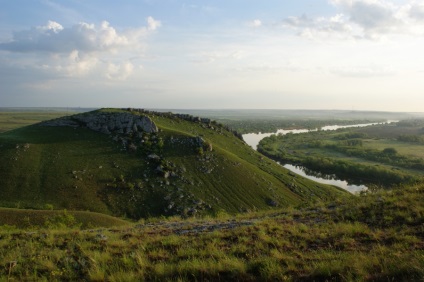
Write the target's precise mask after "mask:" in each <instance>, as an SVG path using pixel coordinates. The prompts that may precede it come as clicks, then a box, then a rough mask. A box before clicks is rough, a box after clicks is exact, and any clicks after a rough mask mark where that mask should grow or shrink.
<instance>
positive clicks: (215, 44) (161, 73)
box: [0, 0, 424, 112]
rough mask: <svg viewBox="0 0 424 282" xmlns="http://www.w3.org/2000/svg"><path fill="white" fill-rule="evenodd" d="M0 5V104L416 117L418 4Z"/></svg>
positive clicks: (422, 15) (422, 84)
mask: <svg viewBox="0 0 424 282" xmlns="http://www.w3.org/2000/svg"><path fill="white" fill-rule="evenodd" d="M0 7H1V8H0V107H1V106H3V107H8V106H61V107H142V108H173V109H175V108H206V109H207V108H274V109H275V108H282V109H347V110H351V109H354V110H382V111H419V112H421V111H424V55H423V52H424V51H423V50H424V1H420V0H414V1H409V0H404V1H401V0H398V1H388V0H296V1H295V0H291V1H290V0H263V1H258V0H215V1H200V0H197V1H195V0H187V1H184V0H183V1H176V0H144V1H143V0H127V1H125V0H123V1H105V0H62V1H58V0H57V1H55V0H13V1H10V0H0Z"/></svg>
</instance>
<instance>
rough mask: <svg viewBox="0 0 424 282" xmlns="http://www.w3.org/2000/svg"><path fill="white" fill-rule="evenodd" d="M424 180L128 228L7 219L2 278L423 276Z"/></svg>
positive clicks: (0, 247)
mask: <svg viewBox="0 0 424 282" xmlns="http://www.w3.org/2000/svg"><path fill="white" fill-rule="evenodd" d="M423 201H424V187H423V186H422V185H418V186H411V187H402V188H399V189H394V190H391V191H390V192H388V191H379V192H376V193H370V194H362V195H361V196H358V197H353V198H349V199H347V198H345V199H343V200H339V201H336V202H328V203H326V204H323V203H321V204H317V205H313V206H310V207H309V208H303V209H296V210H295V209H283V210H276V211H268V212H261V213H249V214H244V215H242V216H238V217H220V218H217V219H202V220H193V219H192V220H185V221H181V220H175V219H172V220H166V221H154V222H140V223H138V224H134V225H131V226H126V227H119V228H109V229H105V228H103V229H97V230H86V231H82V230H79V229H63V228H62V229H40V230H38V229H35V230H31V232H28V231H21V230H13V229H11V228H10V227H1V226H0V238H1V241H0V265H1V266H2V267H0V280H2V281H3V280H5V281H6V280H8V281H38V280H41V281H42V280H48V281H56V280H57V281H140V280H146V281H156V280H157V281H174V280H175V281H422V280H423V279H424V251H423V246H424V243H423V242H424V230H423V224H424V207H423V205H422V203H423Z"/></svg>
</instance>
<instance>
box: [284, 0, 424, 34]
mask: <svg viewBox="0 0 424 282" xmlns="http://www.w3.org/2000/svg"><path fill="white" fill-rule="evenodd" d="M330 3H332V4H333V5H334V6H335V7H336V8H337V9H339V13H338V14H336V15H334V16H330V17H314V18H311V17H308V16H307V15H302V16H299V17H288V18H286V19H284V20H283V26H284V27H289V28H292V29H294V30H296V32H297V34H299V35H302V36H304V37H308V38H311V39H316V38H322V37H323V38H328V37H335V38H342V39H346V38H352V39H358V38H364V39H371V40H380V39H382V38H385V37H390V36H392V35H424V3H423V1H409V3H407V4H403V5H395V4H394V3H393V1H388V0H330Z"/></svg>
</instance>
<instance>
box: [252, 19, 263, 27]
mask: <svg viewBox="0 0 424 282" xmlns="http://www.w3.org/2000/svg"><path fill="white" fill-rule="evenodd" d="M249 26H251V27H256V28H257V27H261V26H262V21H261V20H259V19H256V20H253V21H251V22H250V23H249Z"/></svg>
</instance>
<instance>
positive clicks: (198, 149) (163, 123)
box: [0, 109, 346, 218]
mask: <svg viewBox="0 0 424 282" xmlns="http://www.w3.org/2000/svg"><path fill="white" fill-rule="evenodd" d="M339 196H346V193H344V192H343V191H340V190H338V189H336V188H334V187H329V186H325V185H320V184H317V183H315V182H311V181H309V180H307V179H303V178H301V177H299V176H295V175H293V174H290V173H289V172H288V171H287V170H285V169H284V168H282V167H281V166H279V165H278V164H276V163H274V162H273V161H271V160H269V159H267V158H265V157H263V156H262V155H260V154H259V153H257V152H255V151H254V150H252V149H251V148H250V147H249V146H247V145H246V144H245V143H244V142H243V141H242V140H240V139H238V138H237V137H236V136H235V135H234V134H233V133H232V132H230V131H228V130H227V129H226V128H224V127H223V126H221V125H219V124H216V123H214V122H211V121H210V120H207V119H200V118H197V117H196V118H195V117H192V116H189V115H174V114H170V113H166V114H165V113H156V112H147V111H143V110H131V109H129V110H118V109H102V110H98V111H93V112H89V113H84V114H78V115H74V116H71V117H65V118H60V119H56V120H52V121H48V122H45V123H42V124H38V125H33V126H28V127H24V128H20V129H17V130H13V131H9V132H6V133H3V134H0V206H3V207H14V208H36V209H43V208H45V207H46V205H48V206H49V207H51V206H53V207H54V208H57V209H63V208H66V209H69V210H87V211H95V212H100V213H105V214H112V215H118V216H126V217H130V218H140V217H147V216H158V215H174V214H179V215H184V216H191V215H196V214H210V213H216V212H219V211H221V210H224V211H226V212H230V213H233V212H239V211H248V210H256V209H269V208H274V207H276V206H280V207H282V206H289V205H299V204H303V203H308V202H312V201H316V200H320V199H332V198H335V197H339Z"/></svg>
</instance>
